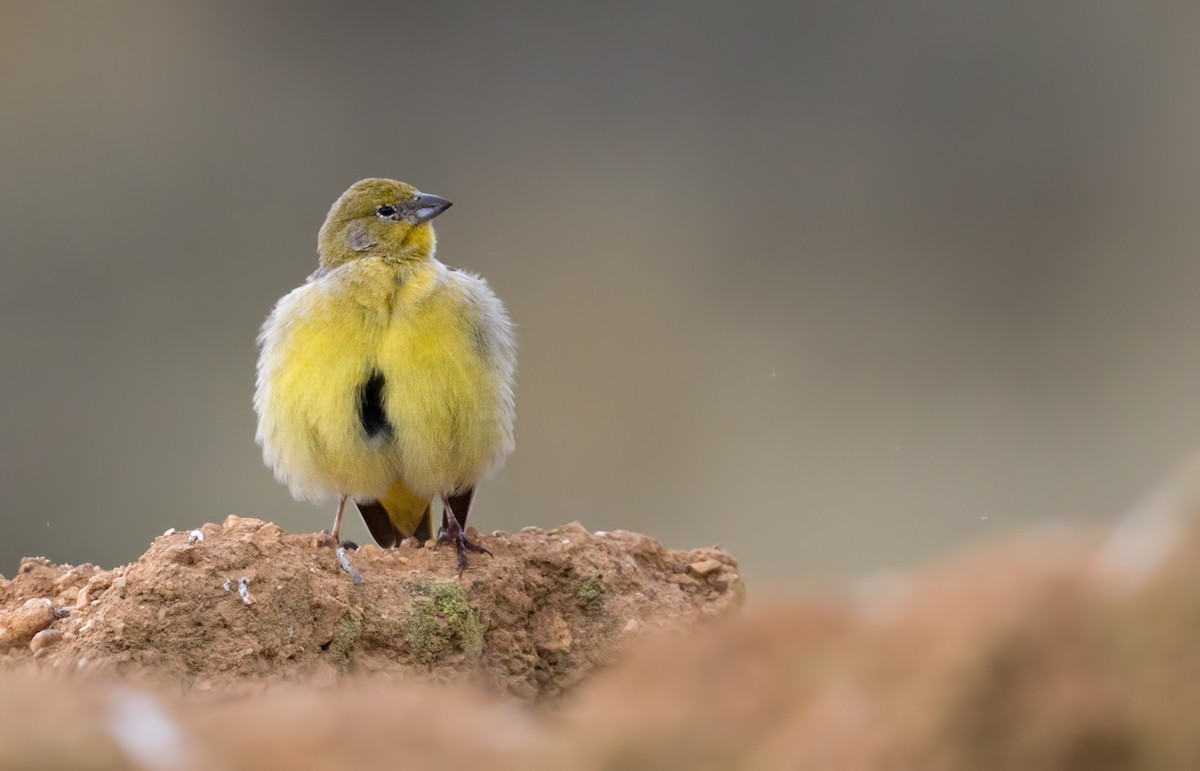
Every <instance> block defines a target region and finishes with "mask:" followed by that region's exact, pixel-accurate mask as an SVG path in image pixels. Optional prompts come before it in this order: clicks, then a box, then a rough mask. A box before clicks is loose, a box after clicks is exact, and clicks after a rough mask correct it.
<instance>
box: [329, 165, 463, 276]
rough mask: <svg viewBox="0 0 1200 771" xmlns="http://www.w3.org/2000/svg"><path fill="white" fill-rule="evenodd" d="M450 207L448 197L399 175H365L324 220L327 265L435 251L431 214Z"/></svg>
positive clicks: (400, 259)
mask: <svg viewBox="0 0 1200 771" xmlns="http://www.w3.org/2000/svg"><path fill="white" fill-rule="evenodd" d="M449 208H450V202H449V201H447V200H446V199H445V198H441V197H439V196H436V195H430V194H428V193H422V192H421V191H419V190H417V189H416V188H415V187H413V186H412V185H409V184H406V183H404V182H397V181H396V180H394V179H363V180H359V181H358V182H355V183H354V184H353V185H351V186H350V189H349V190H347V191H346V192H344V193H342V196H341V197H340V198H338V199H337V201H335V202H334V204H333V207H332V208H330V210H329V216H328V217H326V218H325V224H324V225H322V226H321V232H320V235H319V237H318V241H317V251H318V253H319V254H320V257H321V266H322V267H323V268H336V267H337V266H339V265H342V264H344V263H347V262H350V261H351V260H356V259H359V258H362V257H368V256H374V257H379V258H381V259H383V260H385V261H389V262H397V263H416V262H421V261H424V260H426V259H428V258H429V257H430V256H431V255H432V254H433V249H434V245H435V244H436V238H435V236H434V234H433V225H431V224H430V220H432V219H433V218H434V217H436V216H438V215H439V214H441V213H442V212H444V211H446V209H449Z"/></svg>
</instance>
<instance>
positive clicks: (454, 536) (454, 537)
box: [438, 497, 492, 575]
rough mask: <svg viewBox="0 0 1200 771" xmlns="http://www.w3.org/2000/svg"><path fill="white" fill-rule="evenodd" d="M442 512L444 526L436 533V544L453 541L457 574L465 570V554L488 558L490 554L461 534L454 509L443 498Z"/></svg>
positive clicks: (461, 530)
mask: <svg viewBox="0 0 1200 771" xmlns="http://www.w3.org/2000/svg"><path fill="white" fill-rule="evenodd" d="M442 511H443V513H444V515H445V516H444V517H443V519H444V521H445V526H444V527H442V529H441V530H440V531H439V532H438V543H442V542H443V541H453V542H454V548H455V549H456V550H457V551H458V574H459V575H462V572H463V571H464V570H466V569H467V552H468V551H473V552H475V553H476V554H486V555H488V556H489V557H490V556H492V553H491V552H490V551H488V550H487V549H485V548H484V547H482V546H480V545H479V544H477V543H475V542H474V541H472V540H469V539H468V538H467V534H466V533H464V532H463V529H462V525H460V524H458V517H457V516H456V515H455V514H454V509H452V508H451V507H450V501H448V500H446V498H445V497H443V499H442Z"/></svg>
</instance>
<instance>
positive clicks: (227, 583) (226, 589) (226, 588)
mask: <svg viewBox="0 0 1200 771" xmlns="http://www.w3.org/2000/svg"><path fill="white" fill-rule="evenodd" d="M225 591H229V579H228V578H226V579H225Z"/></svg>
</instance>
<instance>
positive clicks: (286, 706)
mask: <svg viewBox="0 0 1200 771" xmlns="http://www.w3.org/2000/svg"><path fill="white" fill-rule="evenodd" d="M1197 472H1198V473H1197V474H1196V475H1195V477H1194V478H1195V479H1196V482H1197V483H1196V485H1195V487H1196V490H1195V493H1196V494H1195V495H1190V494H1189V496H1187V500H1188V501H1190V503H1188V504H1187V505H1182V504H1180V503H1179V501H1178V500H1176V499H1173V498H1172V496H1165V497H1160V498H1159V499H1158V500H1157V502H1156V503H1155V504H1154V505H1151V506H1148V507H1146V508H1145V509H1143V510H1142V511H1140V512H1139V513H1138V515H1137V516H1134V517H1131V518H1129V519H1127V520H1126V521H1125V522H1122V523H1121V524H1119V525H1118V526H1117V527H1115V528H1114V529H1113V530H1112V532H1110V533H1107V534H1096V533H1064V532H1061V531H1058V532H1046V531H1042V532H1036V533H1031V534H1028V535H1027V536H1025V537H1023V538H1020V539H1017V540H1014V541H1009V542H1005V543H1000V544H987V545H981V546H978V547H976V548H972V549H969V550H966V551H964V552H962V553H960V554H958V555H956V556H954V557H952V558H950V559H946V560H942V561H940V562H938V563H936V564H934V565H932V566H930V567H928V568H925V569H922V570H917V571H913V572H911V573H908V574H905V575H896V576H892V577H888V578H886V579H878V580H874V581H870V582H866V583H864V584H862V585H860V586H856V587H850V588H848V589H847V590H845V591H839V592H826V593H822V594H800V593H797V592H794V591H793V592H789V593H788V594H787V595H785V596H779V597H777V598H775V599H774V600H770V599H761V598H760V599H759V600H758V601H757V602H756V603H755V606H754V607H752V608H750V609H748V610H747V611H746V612H743V613H722V611H723V610H725V609H728V608H729V607H732V606H733V605H734V604H736V602H737V601H738V597H739V596H740V591H739V589H738V588H737V586H738V581H737V579H736V578H734V576H735V575H736V574H735V572H734V570H735V568H734V564H733V562H732V560H730V559H729V558H728V556H727V555H723V554H721V553H719V552H715V551H712V550H700V551H698V552H692V553H687V554H683V553H677V552H670V551H666V550H663V549H662V548H661V547H659V546H658V545H657V544H655V543H654V542H653V541H650V540H648V539H645V538H643V537H641V536H636V535H632V534H616V535H610V536H604V535H599V534H588V533H586V532H584V531H583V530H582V529H581V528H577V527H568V528H563V529H560V530H554V531H550V532H548V533H540V532H537V531H532V532H528V533H522V534H519V535H518V536H508V537H507V538H505V537H502V536H497V537H495V538H488V539H486V543H487V544H488V546H489V547H491V548H493V549H494V550H495V551H496V553H497V554H496V558H495V559H494V560H492V561H479V562H477V563H475V564H477V565H478V567H476V568H474V569H473V570H472V571H471V572H469V573H468V575H467V576H466V577H464V578H463V579H462V580H461V581H460V580H459V579H458V578H457V576H455V574H454V573H453V564H454V558H453V555H452V554H450V553H449V552H448V551H442V552H432V551H429V550H420V549H408V548H406V549H401V550H400V551H398V552H393V553H386V554H385V553H379V552H378V551H376V550H365V551H364V552H360V553H358V554H354V555H351V559H352V560H353V562H352V567H353V568H354V569H355V570H356V571H360V572H361V574H362V582H361V583H354V581H353V578H352V577H351V576H350V574H349V573H347V572H346V571H344V570H343V569H342V568H341V567H340V566H339V564H338V561H337V556H336V554H335V553H334V551H333V550H332V549H330V548H324V549H318V548H316V547H315V546H314V545H313V544H312V543H311V542H310V541H309V540H308V539H306V538H303V537H294V536H287V535H285V534H283V533H282V532H281V531H279V530H278V529H277V528H273V527H271V526H269V525H263V524H262V523H258V522H252V521H248V520H246V521H244V520H232V521H231V522H229V523H227V526H226V527H225V528H218V527H215V526H210V527H209V528H207V529H205V530H204V531H203V532H204V533H205V537H204V540H203V542H199V541H195V542H189V540H188V538H189V535H188V534H177V535H172V536H168V537H164V538H161V539H159V540H158V541H157V542H156V543H155V544H154V546H153V547H152V548H151V550H150V551H149V552H147V554H146V556H145V557H144V558H143V560H142V561H139V562H138V563H136V564H134V565H131V566H129V567H127V568H125V569H122V570H118V571H100V570H97V569H96V568H92V567H88V566H84V567H79V568H73V569H66V568H60V567H55V566H51V565H49V564H47V563H45V562H43V561H38V560H32V561H28V562H26V563H25V565H24V566H23V567H22V572H21V573H20V575H18V576H17V577H16V578H15V579H14V580H12V581H9V582H4V583H2V584H0V607H3V608H5V609H6V610H5V611H4V615H3V617H2V618H0V626H2V627H4V628H3V630H0V640H4V641H5V643H4V644H5V645H7V646H8V648H9V653H8V654H7V655H8V657H9V659H10V660H11V661H13V662H15V664H16V666H13V667H11V670H13V671H10V672H8V673H0V688H3V692H4V694H5V698H4V699H0V768H84V767H86V768H94V769H124V768H138V769H168V768H169V769H176V770H177V771H178V770H180V769H183V770H190V769H208V768H239V769H247V770H250V769H271V768H342V767H345V768H363V769H368V768H391V767H394V766H396V765H397V764H401V763H402V764H404V765H406V766H412V767H416V768H430V769H434V768H474V767H486V768H488V769H532V770H533V771H537V769H547V771H549V769H560V768H572V769H581V770H582V771H588V770H589V769H591V770H594V771H600V770H601V769H612V768H656V769H688V770H689V771H690V770H693V769H708V768H731V769H736V768H744V769H775V768H779V769H784V768H787V769H813V770H814V771H825V770H826V769H838V770H839V771H877V770H880V769H887V770H888V771H955V770H957V769H972V771H1004V770H1005V769H1014V768H1019V769H1027V770H1029V771H1118V769H1120V770H1121V771H1125V770H1126V769H1134V770H1136V771H1143V770H1144V771H1193V769H1196V768H1200V717H1198V716H1200V695H1198V694H1200V690H1198V689H1197V688H1196V676H1197V673H1200V646H1198V645H1197V644H1196V641H1197V640H1198V639H1200V591H1198V590H1197V587H1198V586H1200V468H1198V469H1197ZM1176 498H1178V496H1176ZM564 541H565V542H564ZM264 554H268V555H276V556H280V555H285V554H286V555H287V559H285V560H278V559H266V558H264V556H263V555H264ZM402 559H404V560H408V562H401V561H400V560H402ZM252 570H257V572H251V571H252ZM409 571H415V572H412V573H410V572H409ZM639 576H641V577H640V578H639ZM242 577H247V578H249V583H248V590H247V591H248V595H247V596H248V598H249V602H250V604H248V605H247V604H246V601H245V599H243V598H242V597H241V596H240V595H239V593H238V582H239V580H240V579H241V578H242ZM592 578H595V580H594V581H593V580H591V579H592ZM226 579H229V580H230V588H229V589H228V590H226V589H225V588H224V581H225V580H226ZM452 586H458V587H459V589H458V591H454V590H452V589H451V588H449V587H452ZM314 598H315V599H314ZM64 607H65V608H68V609H70V611H69V612H68V613H66V614H65V615H64V614H63V612H62V610H61V609H62V608H64ZM189 608H190V609H191V611H188V609H189ZM380 608H383V609H384V610H380ZM188 612H191V613H194V614H195V618H192V617H190V616H188V615H187V613H188ZM160 614H162V617H161V618H159V615H160ZM472 614H474V616H472ZM709 615H717V616H719V618H715V619H713V621H712V623H703V624H696V623H695V622H696V621H697V620H698V619H701V618H705V617H706V616H709ZM558 619H561V622H560V621H559V620H558ZM631 621H633V622H636V627H637V631H636V632H635V631H627V630H633V627H634V626H635V624H632V623H630V622H631ZM289 623H290V624H292V625H293V628H292V630H291V631H288V629H287V627H286V626H283V627H282V630H281V628H280V625H281V624H283V625H286V624H289ZM89 624H91V626H89ZM301 627H303V629H301ZM652 627H657V628H661V629H664V630H666V632H665V633H664V634H661V635H653V636H650V637H648V638H645V639H643V640H642V641H641V643H640V644H638V645H637V646H636V649H633V650H626V649H629V648H631V647H633V646H632V645H631V638H634V637H638V636H639V635H641V634H642V633H643V632H645V631H646V630H648V629H649V628H652ZM476 629H477V630H478V631H477V632H476V631H472V630H476ZM297 630H299V631H297ZM318 630H319V631H318ZM671 630H674V633H672V632H671ZM43 635H48V638H47V637H41V636H43ZM189 637H192V638H194V639H192V640H191V641H190V642H189V641H188V639H187V638H189ZM295 638H299V639H300V640H301V641H303V642H295V643H294V645H295V646H297V647H295V648H291V647H286V646H287V645H289V644H293V643H290V642H286V641H291V640H293V639H295ZM39 640H40V641H39ZM480 641H481V642H480ZM32 651H36V652H32ZM268 651H271V653H268ZM621 651H625V655H623V656H621V658H622V661H620V662H619V663H617V664H616V665H615V666H612V667H606V668H604V669H602V670H600V671H596V670H595V669H593V672H592V675H591V676H589V677H588V678H587V681H586V682H582V683H579V684H578V685H577V686H576V687H574V688H573V689H572V690H571V692H570V698H568V699H553V700H547V699H541V700H538V699H529V698H516V697H514V696H513V695H512V694H514V693H515V694H519V695H521V696H528V695H531V694H532V695H536V694H550V695H554V694H558V693H560V692H561V691H562V689H563V688H565V687H567V685H569V684H570V683H573V682H575V681H576V680H578V679H579V678H580V677H581V676H582V673H583V672H584V671H585V670H586V669H587V667H593V668H594V667H595V665H596V664H597V663H602V662H608V661H611V660H612V659H613V657H615V656H616V655H617V653H618V652H621ZM389 659H392V660H394V662H395V663H394V664H393V665H389V664H388V663H387V662H388V660H389ZM81 662H84V663H82V664H81ZM30 664H32V665H33V666H30ZM97 669H99V670H101V671H105V672H108V673H112V672H120V673H122V674H129V673H142V674H144V673H147V672H157V673H162V674H168V675H170V676H171V677H172V678H173V679H172V680H171V681H168V682H167V683H165V684H164V683H162V682H156V683H153V684H151V683H136V684H131V683H130V682H129V680H128V679H127V678H124V677H122V678H111V677H103V678H95V677H91V676H80V673H81V672H82V673H85V675H90V674H91V673H94V672H95V671H96V670H97ZM214 669H215V671H214ZM459 672H470V673H475V676H474V677H466V678H464V677H457V676H456V673H459ZM343 674H351V675H353V674H358V675H362V677H342V676H341V675H343ZM378 675H383V676H378ZM274 679H289V680H294V681H296V682H287V683H277V684H274V685H273V686H272V687H269V688H266V687H262V684H263V683H267V682H270V681H272V680H274ZM445 679H455V680H456V681H455V682H449V683H447V682H441V683H435V682H432V681H433V680H445ZM179 681H181V682H184V683H192V684H198V685H207V686H209V687H212V691H211V693H210V695H208V696H207V697H205V698H197V697H196V694H195V691H194V690H181V689H180V688H179V687H178V685H177V684H176V683H177V682H179ZM480 681H481V682H482V683H483V684H485V685H486V686H487V687H480ZM243 683H252V684H254V685H255V687H254V688H253V690H254V691H256V692H254V693H246V692H245V690H246V689H239V688H237V687H236V686H237V685H239V684H243ZM218 686H219V687H218ZM496 686H500V687H501V688H502V689H503V690H507V691H508V693H504V692H502V691H501V690H500V689H498V688H497V687H496ZM234 696H237V697H238V698H234Z"/></svg>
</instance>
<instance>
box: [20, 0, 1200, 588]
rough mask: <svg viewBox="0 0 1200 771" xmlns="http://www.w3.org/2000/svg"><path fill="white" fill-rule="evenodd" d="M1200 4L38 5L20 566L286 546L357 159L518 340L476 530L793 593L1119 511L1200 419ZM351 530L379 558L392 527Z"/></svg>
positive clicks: (27, 147) (315, 520)
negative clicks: (668, 556)
mask: <svg viewBox="0 0 1200 771" xmlns="http://www.w3.org/2000/svg"><path fill="white" fill-rule="evenodd" d="M1198 31H1200V6H1194V5H1190V4H1187V3H1147V4H1127V3H1118V2H1095V3H1080V4H1058V5H1056V4H1051V5H1047V4H1045V3H1021V2H1018V3H1004V4H996V3H987V2H982V1H980V2H958V1H955V2H951V1H950V0H946V1H945V2H934V3H925V4H921V5H920V6H919V8H917V9H901V8H899V7H894V6H891V5H888V4H882V3H881V4H874V5H873V6H871V7H869V8H868V7H866V6H865V5H861V6H860V5H857V4H849V3H783V2H779V3H737V4H734V3H728V4H724V5H723V6H716V5H715V4H708V5H702V4H695V3H685V2H676V3H658V4H654V6H653V7H647V4H641V3H628V4H622V3H604V4H585V5H572V6H571V7H570V8H567V7H565V6H563V5H562V4H555V3H541V4H528V5H525V6H524V7H523V8H514V7H511V4H503V5H494V6H486V5H484V4H458V3H451V2H441V3H429V2H423V3H404V2H391V3H386V4H373V3H351V4H337V5H336V6H335V5H334V4H328V5H325V6H320V7H318V6H316V4H311V3H275V4H271V3H255V4H243V3H235V2H224V3H208V4H203V5H201V4H193V5H188V6H185V5H183V4H156V3H149V2H146V3H116V4H104V5H99V4H90V3H84V2H63V3H53V4H51V3H7V4H5V5H4V6H3V9H2V10H0V104H2V105H3V116H4V117H3V120H0V164H2V165H0V169H2V173H0V233H2V236H3V241H2V244H3V248H2V251H0V261H2V262H0V265H2V267H3V279H2V280H0V319H2V323H0V362H2V366H3V372H4V374H3V378H2V380H0V383H2V385H0V388H2V391H0V397H2V398H0V435H2V436H3V439H4V443H3V446H2V447H0V492H2V493H3V496H4V498H3V500H4V514H3V517H4V527H5V533H4V536H3V538H2V539H0V573H3V574H6V575H12V573H13V572H14V571H15V569H16V566H17V561H18V559H19V557H20V556H22V555H45V556H48V557H50V558H52V559H54V560H57V561H70V562H81V561H91V562H95V563H99V564H102V565H105V566H111V565H114V564H119V563H122V562H125V561H128V560H131V559H134V558H135V557H136V556H137V555H139V554H140V553H141V552H142V551H143V550H144V548H145V547H146V545H147V544H148V543H149V541H150V540H151V539H152V538H153V537H154V536H156V535H158V534H159V533H161V532H162V531H164V530H165V529H167V528H169V527H175V528H181V529H182V528H190V527H194V526H196V525H199V524H201V523H203V522H206V521H218V522H219V521H221V520H222V519H223V518H224V517H225V516H226V515H228V514H239V515H243V516H255V517H261V518H266V519H271V520H273V521H275V522H278V523H279V524H281V525H283V526H284V527H286V528H288V529H290V530H294V531H311V530H317V529H320V528H323V527H326V526H327V525H328V522H329V518H330V514H331V511H328V510H326V509H325V508H320V507H314V506H311V505H309V504H306V503H298V502H295V501H293V500H291V498H290V497H289V496H288V493H287V491H286V489H285V488H284V487H283V486H282V485H279V484H277V483H276V482H275V481H274V479H273V478H272V476H271V473H270V472H269V471H268V470H267V469H266V468H265V467H264V466H263V465H262V461H261V455H260V453H259V449H258V448H257V447H256V446H255V444H254V438H253V437H254V427H255V419H254V415H253V412H252V409H251V394H252V392H253V387H254V365H255V357H256V354H255V348H254V337H255V334H256V332H257V330H258V327H259V325H260V324H261V322H262V320H263V318H264V317H265V316H266V314H267V313H268V311H269V310H270V308H271V306H272V304H273V303H274V302H275V300H276V299H277V298H278V297H280V296H281V295H283V294H284V293H285V292H287V291H288V290H290V289H291V288H293V287H294V286H296V285H297V284H299V283H300V282H301V281H303V279H304V278H305V277H306V276H307V275H308V274H309V273H310V272H311V270H312V269H313V267H314V266H315V263H316V255H315V244H316V233H317V228H318V227H319V225H320V223H321V221H322V219H323V217H324V215H325V212H326V211H327V209H328V207H329V205H330V204H331V203H332V202H333V200H334V199H335V198H336V197H337V196H338V195H339V194H340V193H341V192H342V190H343V189H345V188H346V187H347V186H348V185H349V184H350V183H351V182H353V181H354V180H356V179H358V178H360V177H365V176H390V177H398V178H401V179H404V180H406V181H409V182H412V183H414V184H416V185H417V186H419V187H421V188H422V189H424V190H427V191H429V192H434V193H437V194H440V195H443V196H446V197H448V198H450V199H451V200H453V201H454V202H455V204H456V205H455V207H454V208H453V209H452V210H451V211H450V212H449V213H448V214H447V215H445V216H444V217H443V218H441V219H439V220H438V234H439V238H440V251H439V256H440V257H441V258H442V259H443V260H444V261H445V262H447V263H449V264H451V265H454V266H457V267H463V268H467V269H470V270H473V271H477V272H479V273H482V274H483V275H485V276H486V277H487V278H488V280H489V281H490V282H491V284H492V286H493V288H494V289H495V290H496V292H497V293H498V294H499V295H500V297H502V298H503V299H504V300H505V302H506V303H507V304H508V307H509V309H510V311H511V313H512V316H513V317H514V319H515V321H516V323H517V324H518V329H519V334H520V343H521V361H520V372H519V378H520V379H519V387H518V434H517V438H518V449H517V453H516V454H515V455H514V456H513V457H512V459H511V460H510V462H509V464H508V466H507V467H506V468H505V469H504V470H503V471H502V472H501V473H500V474H498V475H497V476H496V478H495V479H493V480H492V481H491V482H490V483H487V484H485V485H484V486H483V487H482V489H481V493H480V496H479V498H478V499H477V504H476V509H475V510H474V512H473V514H472V517H471V522H472V524H474V525H476V526H477V527H479V528H480V529H481V530H483V531H485V532H486V531H490V530H493V529H507V530H515V529H518V528H520V527H522V526H524V525H538V526H543V527H548V526H553V525H556V524H561V523H564V522H567V521H570V520H576V519H577V520H580V521H582V522H583V523H584V524H585V525H586V526H587V527H588V528H589V529H593V530H595V529H615V528H626V529H634V530H641V531H644V532H647V533H650V534H652V535H654V536H656V537H658V538H661V539H662V540H663V541H664V542H665V543H667V544H668V545H671V546H676V547H692V546H699V545H709V544H713V543H719V544H721V545H722V546H725V547H726V548H728V549H730V550H731V551H732V552H733V553H734V554H735V555H736V556H737V557H739V558H740V559H741V561H742V563H743V567H744V570H745V572H746V573H747V574H748V576H750V577H751V579H752V580H753V579H754V578H762V579H787V578H791V577H809V578H813V577H836V576H842V575H852V574H858V573H863V572H867V571H874V570H880V569H889V568H893V567H899V566H904V565H908V564H911V563H913V562H915V561H917V560H920V559H924V558H927V557H929V556H931V555H934V554H937V553H940V552H942V551H945V550H947V549H950V548H952V547H954V546H956V545H959V544H962V543H964V542H966V541H971V540H976V539H980V538H986V537H991V536H994V535H998V534H1002V533H1005V532H1010V531H1012V530H1014V529H1016V528H1020V527H1025V526H1027V525H1029V524H1030V523H1034V522H1042V521H1058V522H1068V523H1075V524H1079V523H1094V522H1103V521H1107V520H1110V519H1112V518H1114V517H1116V516H1118V515H1119V514H1120V513H1121V512H1122V511H1123V510H1124V509H1125V508H1126V507H1127V506H1128V504H1130V503H1131V502H1133V501H1134V500H1135V499H1136V498H1137V497H1138V495H1139V494H1140V493H1141V491H1143V490H1144V489H1145V488H1146V487H1147V486H1149V485H1150V484H1152V483H1153V482H1154V481H1155V480H1156V479H1157V478H1159V477H1160V476H1161V474H1162V473H1163V472H1164V471H1165V470H1166V469H1168V468H1169V467H1170V466H1171V465H1173V464H1174V463H1175V462H1176V461H1177V460H1178V459H1179V458H1181V457H1182V456H1184V455H1185V454H1187V453H1188V452H1189V451H1190V450H1191V449H1192V448H1193V447H1195V446H1196V445H1197V444H1200V410H1198V409H1197V407H1198V405H1200V398H1198V397H1200V354H1197V352H1196V340H1197V339H1200V302H1198V301H1197V288H1198V287H1200V260H1198V259H1197V258H1196V252H1197V246H1198V245H1200V216H1197V215H1198V213H1200V212H1198V211H1197V210H1198V208H1200V205H1198V204H1200V200H1198V197H1197V192H1196V191H1197V185H1198V184H1200V90H1198V89H1197V88H1196V82H1197V76H1198V75H1200V46H1198V45H1197V33H1198ZM349 535H350V537H352V538H356V539H357V540H360V541H362V540H366V539H367V536H366V533H365V530H364V529H363V528H362V526H361V523H360V522H359V520H358V517H357V516H355V517H353V524H352V526H351V529H350V530H349Z"/></svg>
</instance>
